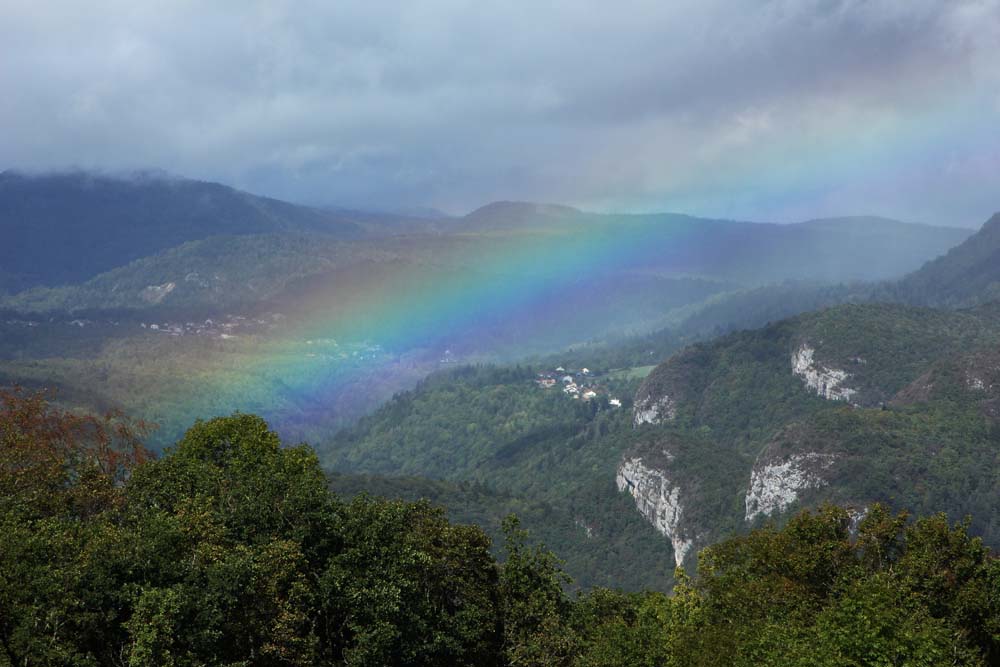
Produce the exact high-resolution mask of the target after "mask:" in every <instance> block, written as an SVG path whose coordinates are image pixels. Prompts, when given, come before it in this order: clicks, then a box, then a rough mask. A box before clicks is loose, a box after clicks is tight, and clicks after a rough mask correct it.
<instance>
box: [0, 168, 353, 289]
mask: <svg viewBox="0 0 1000 667" xmlns="http://www.w3.org/2000/svg"><path fill="white" fill-rule="evenodd" d="M287 232H300V233H301V232H313V233H324V234H330V235H333V236H335V237H337V238H356V237H358V236H360V235H362V234H363V233H364V230H363V228H362V226H361V225H359V224H357V223H356V222H353V221H351V220H350V219H349V218H346V217H345V216H343V215H339V214H337V213H331V212H328V211H322V210H319V209H314V208H308V207H304V206H296V205H293V204H289V203H286V202H282V201H278V200H276V199H269V198H267V197H258V196H255V195H251V194H249V193H246V192H241V191H239V190H235V189H233V188H230V187H227V186H224V185H220V184H218V183H206V182H203V181H194V180H188V179H183V178H170V177H164V176H162V175H158V174H148V175H143V174H140V175H138V176H136V177H134V178H120V177H112V176H105V175H99V174H92V173H85V172H70V173H59V174H48V175H26V174H20V173H16V172H3V173H2V174H0V235H2V237H3V239H4V242H3V243H2V244H0V267H3V269H2V271H0V281H3V282H0V290H6V291H8V292H16V291H20V290H22V289H26V288H28V287H34V286H54V285H63V284H70V283H77V282H81V281H84V280H87V279H89V278H91V277H93V276H95V275H97V274H98V273H101V272H104V271H107V270H109V269H112V268H115V267H118V266H122V265H125V264H127V263H129V262H131V261H133V260H136V259H139V258H141V257H145V256H147V255H151V254H153V253H156V252H159V251H161V250H165V249H167V248H171V247H173V246H177V245H179V244H181V243H184V242H187V241H195V240H199V239H204V238H207V237H210V236H218V235H227V234H228V235H232V234H274V233H287Z"/></svg>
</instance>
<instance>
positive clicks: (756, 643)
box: [0, 393, 1000, 667]
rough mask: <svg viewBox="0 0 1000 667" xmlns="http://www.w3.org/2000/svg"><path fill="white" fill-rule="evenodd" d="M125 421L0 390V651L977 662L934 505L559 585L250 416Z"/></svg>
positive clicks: (114, 656) (797, 525) (986, 593)
mask: <svg viewBox="0 0 1000 667" xmlns="http://www.w3.org/2000/svg"><path fill="white" fill-rule="evenodd" d="M142 430H143V429H142V425H141V424H135V423H132V422H129V421H128V420H127V419H124V418H123V417H120V416H118V417H109V418H107V419H97V418H91V417H85V416H84V417H81V416H74V415H70V414H67V413H63V412H60V411H58V410H54V409H53V408H51V407H49V406H47V405H46V403H45V401H44V399H42V398H41V397H38V396H33V395H27V394H16V393H15V394H4V395H2V396H0V529H2V530H3V536H4V537H3V545H4V548H3V549H0V664H3V665H12V666H13V665H24V664H86V665H99V666H104V665H107V666H109V667H110V666H113V665H121V664H129V665H136V666H143V667H146V666H148V667H154V666H156V667H159V666H162V665H199V664H222V665H303V666H305V665H345V666H346V665H371V666H373V667H374V666H375V665H470V666H471V665H475V666H477V667H481V666H483V665H498V666H499V665H509V666H511V667H513V666H515V665H522V666H525V665H526V666H538V667H542V666H545V667H549V666H552V665H564V666H566V667H571V666H572V667H575V666H580V667H583V666H588V667H597V666H599V665H607V666H611V665H649V666H651V667H652V666H654V665H659V666H662V665H666V666H676V667H687V666H690V665H713V664H725V665H746V666H748V667H749V666H750V665H754V666H756V665H803V666H804V665H817V664H820V665H831V667H832V666H833V665H842V664H859V665H862V664H863V665H869V664H871V665H878V664H894V663H899V662H901V661H902V662H903V664H927V665H936V664H945V663H948V664H962V665H973V666H975V665H983V666H985V665H989V664H994V663H995V661H996V660H997V659H998V658H1000V599H998V598H997V595H996V591H997V590H998V587H1000V565H998V563H1000V561H997V560H996V559H994V558H993V557H992V556H991V554H990V552H989V550H987V549H985V548H984V547H983V546H982V543H981V542H980V541H979V540H978V539H977V538H974V537H972V536H970V534H969V533H968V530H967V526H966V525H964V524H955V525H951V524H949V522H948V521H947V520H946V519H945V518H944V516H942V515H935V516H930V517H927V518H923V519H919V520H916V521H913V520H910V519H909V518H908V517H907V516H906V515H893V514H891V513H889V512H888V511H886V510H885V509H884V508H883V507H881V506H873V507H871V508H870V511H869V513H868V515H867V516H866V518H865V519H864V520H863V521H861V522H860V524H858V525H857V526H856V528H853V527H852V526H853V524H852V522H851V520H850V517H849V515H848V513H847V512H845V511H844V510H842V509H839V508H836V507H832V506H826V507H823V508H821V509H820V510H818V511H817V512H815V513H802V514H800V515H798V516H796V517H794V518H792V519H791V520H790V521H789V522H788V524H787V525H786V526H785V527H784V528H783V529H781V530H776V529H775V528H773V527H768V528H764V529H760V530H756V531H753V532H751V533H749V534H748V535H746V536H744V537H740V538H737V539H733V540H729V541H726V542H722V543H720V544H718V545H715V546H711V547H709V548H707V549H705V550H704V551H703V552H702V554H701V557H700V560H699V570H698V573H697V575H696V576H694V577H693V578H688V577H683V578H682V579H681V581H680V582H679V584H678V585H677V586H676V588H675V589H674V592H673V595H672V596H670V597H668V596H667V595H665V594H663V593H662V592H657V591H645V592H641V593H622V592H617V591H612V590H608V589H594V590H590V591H587V592H585V593H583V594H575V595H570V594H567V593H566V586H567V585H568V584H569V583H570V582H569V580H568V578H567V577H566V576H565V575H564V574H563V572H562V570H561V567H560V564H559V560H558V558H557V556H556V555H554V554H552V553H550V552H549V551H547V550H545V549H544V548H543V547H540V546H531V545H529V544H528V543H527V542H526V538H527V536H526V534H525V533H524V531H523V530H522V529H521V528H520V526H519V524H518V522H517V520H516V518H514V517H509V518H507V519H505V520H504V526H503V533H504V545H503V549H502V550H501V557H500V559H499V560H498V559H496V558H495V557H494V556H493V555H492V554H491V547H492V545H491V541H490V539H489V537H487V536H486V534H484V533H483V532H482V530H481V529H479V528H477V527H473V526H463V525H456V524H453V523H451V522H449V521H448V520H447V519H446V518H445V515H444V512H443V511H442V510H440V509H437V508H435V507H432V506H431V505H429V504H428V503H426V502H418V503H408V502H400V501H389V500H379V499H374V498H371V497H366V496H359V497H356V498H354V499H353V500H349V501H346V500H344V499H342V498H341V497H339V496H337V495H336V494H333V493H331V492H330V491H329V490H328V487H327V479H326V478H325V476H324V474H323V472H322V470H321V468H320V467H319V464H318V461H317V459H316V457H315V456H314V454H313V453H312V451H311V450H310V449H309V448H308V447H307V446H304V445H302V446H297V447H282V446H281V443H280V441H279V440H278V438H277V436H276V435H275V434H274V433H273V432H271V431H270V430H269V429H268V427H267V425H266V423H264V422H263V421H262V420H260V419H259V418H257V417H254V416H251V415H234V416H232V417H228V418H220V419H215V420H212V421H209V422H199V423H197V424H195V425H194V426H192V428H191V429H190V430H189V431H188V432H187V433H186V435H185V436H184V437H183V439H181V441H180V442H178V443H177V445H176V446H175V447H174V448H172V449H171V450H169V451H168V452H167V453H166V454H165V455H164V456H163V457H162V458H159V459H152V458H150V457H149V455H148V454H147V453H146V452H145V451H144V449H143V447H142V445H141V441H140V439H139V438H140V437H141V435H142Z"/></svg>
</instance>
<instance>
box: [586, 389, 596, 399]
mask: <svg viewBox="0 0 1000 667" xmlns="http://www.w3.org/2000/svg"><path fill="white" fill-rule="evenodd" d="M592 398H597V392H596V391H594V390H593V389H588V390H587V391H585V392H583V400H585V401H589V400H590V399H592Z"/></svg>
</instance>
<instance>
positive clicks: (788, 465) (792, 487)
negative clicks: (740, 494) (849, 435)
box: [745, 452, 834, 521]
mask: <svg viewBox="0 0 1000 667" xmlns="http://www.w3.org/2000/svg"><path fill="white" fill-rule="evenodd" d="M833 462H834V457H833V456H832V455H830V454H819V453H816V452H808V453H803V454H792V455H790V456H787V457H785V458H783V459H771V460H766V461H761V460H760V459H758V462H757V463H756V464H754V467H753V470H751V472H750V488H749V489H748V490H747V495H746V516H745V518H746V520H747V521H753V520H754V519H755V518H757V517H758V516H771V515H772V514H775V513H777V512H781V511H783V510H784V509H785V508H787V507H788V506H789V505H791V504H792V503H793V502H795V501H796V500H798V498H799V494H800V493H801V492H802V491H804V490H806V489H816V488H819V487H822V486H825V485H826V484H827V482H826V480H825V479H824V477H823V472H825V471H826V470H827V469H828V468H829V467H830V466H831V465H832V464H833Z"/></svg>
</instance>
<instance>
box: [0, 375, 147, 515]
mask: <svg viewBox="0 0 1000 667" xmlns="http://www.w3.org/2000/svg"><path fill="white" fill-rule="evenodd" d="M49 397H50V394H48V393H47V392H29V391H26V390H24V389H21V388H18V387H15V388H13V389H9V390H0V495H7V496H10V497H12V496H19V495H20V496H24V495H25V494H27V495H28V496H31V497H33V499H34V500H35V501H38V500H41V499H42V498H41V497H42V496H47V495H48V496H51V495H52V494H57V493H59V492H60V491H63V490H66V489H67V488H69V487H71V486H73V485H74V484H77V483H79V482H80V480H81V479H82V478H83V477H94V476H95V475H97V476H98V477H100V478H102V479H103V480H104V481H105V482H106V483H109V484H110V485H112V486H117V485H118V484H120V483H121V482H122V481H123V480H124V479H125V478H126V477H127V476H128V474H129V471H130V470H131V469H132V468H134V467H135V466H136V465H138V464H140V463H142V462H143V461H145V460H147V459H149V458H150V457H151V456H152V455H151V454H150V452H149V451H148V450H147V449H146V448H145V447H144V446H143V444H142V440H143V438H144V437H145V436H146V435H148V434H149V432H150V431H151V430H152V427H151V425H150V424H148V423H146V422H143V421H137V420H132V419H129V418H127V417H125V416H124V415H123V414H121V413H120V412H108V413H105V414H104V415H100V416H98V415H91V414H78V413H74V412H69V411H66V410H62V409H60V408H57V407H55V406H53V405H52V404H51V403H50V402H49Z"/></svg>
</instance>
